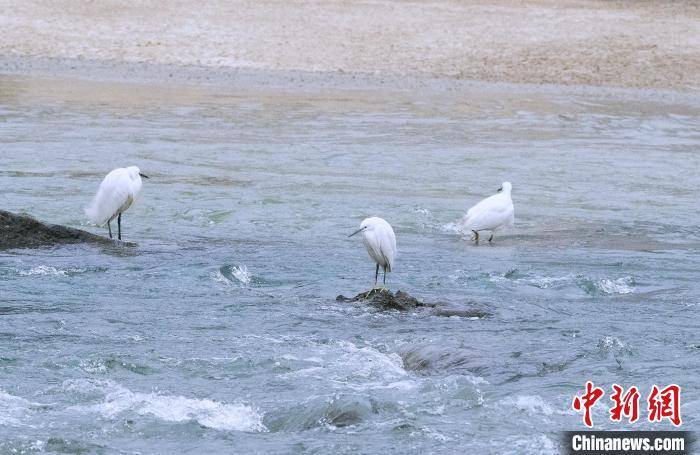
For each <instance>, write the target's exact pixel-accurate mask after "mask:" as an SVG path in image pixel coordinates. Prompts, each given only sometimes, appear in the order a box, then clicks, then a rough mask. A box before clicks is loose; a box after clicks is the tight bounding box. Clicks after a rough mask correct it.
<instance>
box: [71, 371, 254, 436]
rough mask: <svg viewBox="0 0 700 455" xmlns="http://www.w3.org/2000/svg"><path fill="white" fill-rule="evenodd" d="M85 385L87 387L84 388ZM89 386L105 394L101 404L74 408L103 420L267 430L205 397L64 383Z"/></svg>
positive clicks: (238, 408) (250, 414) (249, 412)
mask: <svg viewBox="0 0 700 455" xmlns="http://www.w3.org/2000/svg"><path fill="white" fill-rule="evenodd" d="M86 383H87V387H84V386H85V384H86ZM91 386H92V388H97V389H99V390H101V391H103V392H104V393H105V399H104V401H103V402H102V403H98V404H95V405H91V406H85V407H80V406H78V407H77V408H81V409H84V410H87V411H90V412H97V413H100V414H102V415H103V416H105V417H107V418H113V417H115V416H117V415H118V414H121V413H122V412H126V411H130V412H135V413H137V414H139V415H152V416H154V417H156V418H158V419H161V420H163V421H166V422H186V421H191V420H194V421H196V422H198V423H199V424H200V425H202V426H205V427H208V428H213V429H216V430H234V431H252V432H257V431H267V429H266V428H265V426H264V425H263V423H262V415H261V414H260V413H258V412H257V411H256V410H255V409H253V408H252V407H250V406H247V405H243V404H227V403H221V402H218V401H214V400H210V399H207V398H203V399H194V398H186V397H183V396H178V395H161V394H159V393H140V392H132V391H131V390H129V389H127V388H126V387H122V386H120V385H118V384H115V383H113V382H111V381H78V382H75V383H68V384H67V387H69V388H73V389H75V388H77V389H85V388H88V389H89V388H90V387H91ZM74 408H76V407H74Z"/></svg>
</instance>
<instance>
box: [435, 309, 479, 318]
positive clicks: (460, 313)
mask: <svg viewBox="0 0 700 455" xmlns="http://www.w3.org/2000/svg"><path fill="white" fill-rule="evenodd" d="M432 314H433V316H443V317H446V318H449V317H451V316H457V317H460V318H475V319H483V318H487V317H489V316H491V313H489V312H488V311H484V310H481V309H478V308H450V307H448V308H435V309H434V310H433V312H432Z"/></svg>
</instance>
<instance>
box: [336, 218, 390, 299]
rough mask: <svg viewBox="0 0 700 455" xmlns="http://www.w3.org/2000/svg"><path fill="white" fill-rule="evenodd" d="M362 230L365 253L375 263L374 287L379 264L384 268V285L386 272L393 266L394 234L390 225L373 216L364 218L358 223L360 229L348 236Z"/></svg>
mask: <svg viewBox="0 0 700 455" xmlns="http://www.w3.org/2000/svg"><path fill="white" fill-rule="evenodd" d="M360 232H362V241H363V242H364V244H365V248H367V253H369V255H370V256H371V257H372V259H374V262H376V263H377V268H376V270H375V272H374V288H373V289H376V288H377V278H378V277H379V266H382V267H383V268H384V285H386V272H391V269H393V268H394V258H395V257H396V235H395V234H394V230H393V229H392V228H391V225H390V224H389V223H387V222H386V221H385V220H383V219H382V218H378V217H376V216H373V217H371V218H366V219H364V220H362V223H360V229H358V230H356V231H355V232H353V233H352V234H350V235H349V236H348V237H352V236H353V235H355V234H358V233H360Z"/></svg>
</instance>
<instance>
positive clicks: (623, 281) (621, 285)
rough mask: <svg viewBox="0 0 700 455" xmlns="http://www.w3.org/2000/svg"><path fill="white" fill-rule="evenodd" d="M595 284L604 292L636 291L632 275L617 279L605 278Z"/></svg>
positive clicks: (622, 292)
mask: <svg viewBox="0 0 700 455" xmlns="http://www.w3.org/2000/svg"><path fill="white" fill-rule="evenodd" d="M595 286H596V287H597V288H598V289H600V292H602V293H604V294H630V293H632V292H634V278H632V277H631V276H626V277H623V278H618V279H617V280H611V279H608V278H604V279H602V280H600V281H598V282H596V283H595Z"/></svg>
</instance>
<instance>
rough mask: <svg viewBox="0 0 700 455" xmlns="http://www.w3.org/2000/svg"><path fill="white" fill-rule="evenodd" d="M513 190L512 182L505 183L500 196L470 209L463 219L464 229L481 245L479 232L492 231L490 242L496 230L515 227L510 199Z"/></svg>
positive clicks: (496, 195)
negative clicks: (469, 231) (471, 233)
mask: <svg viewBox="0 0 700 455" xmlns="http://www.w3.org/2000/svg"><path fill="white" fill-rule="evenodd" d="M511 188H512V185H511V184H510V182H503V185H502V186H501V187H500V188H499V189H498V194H494V195H493V196H489V197H487V198H486V199H484V200H482V201H481V202H479V203H478V204H476V205H475V206H474V207H472V208H470V209H469V211H468V212H467V214H466V215H464V218H462V222H461V225H462V227H463V228H464V229H469V230H471V231H472V232H473V233H474V236H475V240H476V243H479V231H491V237H489V242H490V241H492V240H493V235H494V233H495V232H496V229H498V228H500V227H504V226H513V224H514V223H515V216H514V211H513V200H512V199H511V198H510V191H511Z"/></svg>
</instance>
